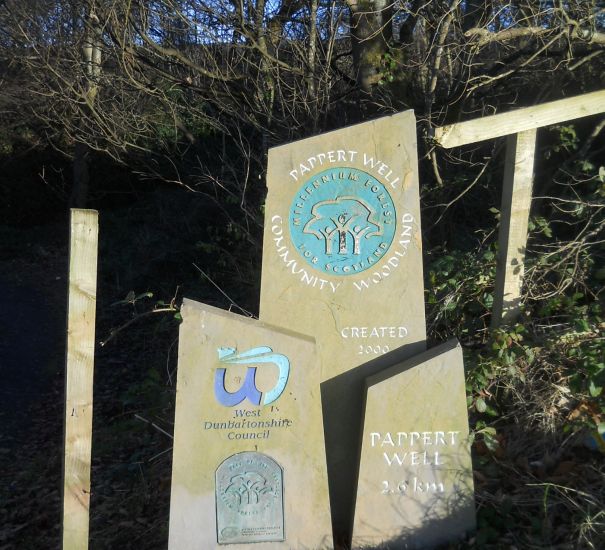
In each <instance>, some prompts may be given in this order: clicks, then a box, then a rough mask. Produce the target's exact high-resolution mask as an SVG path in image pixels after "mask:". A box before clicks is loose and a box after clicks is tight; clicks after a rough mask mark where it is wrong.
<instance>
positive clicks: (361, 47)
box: [349, 0, 393, 94]
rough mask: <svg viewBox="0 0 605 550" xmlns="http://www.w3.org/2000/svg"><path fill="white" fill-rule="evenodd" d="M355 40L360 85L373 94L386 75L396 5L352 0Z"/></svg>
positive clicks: (350, 1) (356, 69)
mask: <svg viewBox="0 0 605 550" xmlns="http://www.w3.org/2000/svg"><path fill="white" fill-rule="evenodd" d="M349 7H350V9H351V40H352V46H353V64H354V69H355V75H356V80H357V85H358V86H359V88H360V89H361V90H362V91H364V92H366V93H367V94H370V93H371V92H372V87H373V86H374V85H375V84H377V83H378V82H379V81H380V79H381V78H382V77H383V65H382V63H383V60H384V56H385V54H386V53H387V52H388V48H389V42H390V40H391V38H392V34H393V31H392V23H391V18H392V4H391V3H390V2H387V1H386V0H349Z"/></svg>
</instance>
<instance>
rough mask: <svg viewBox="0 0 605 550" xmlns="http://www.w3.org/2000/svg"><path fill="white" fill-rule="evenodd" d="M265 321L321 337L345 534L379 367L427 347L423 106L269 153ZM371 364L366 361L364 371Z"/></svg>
mask: <svg viewBox="0 0 605 550" xmlns="http://www.w3.org/2000/svg"><path fill="white" fill-rule="evenodd" d="M267 185H268V196H267V202H266V207H265V232H264V249H263V270H262V283H261V304H260V318H261V320H263V321H266V322H269V323H272V324H275V325H279V326H284V327H287V328H290V329H292V330H296V331H298V332H302V333H305V334H310V335H313V336H315V338H316V340H317V344H318V353H319V357H320V360H321V365H322V380H323V383H322V401H323V412H324V429H325V437H326V452H327V460H328V471H329V480H330V502H331V506H332V516H333V522H334V530H335V534H336V536H337V537H338V538H339V539H343V540H344V541H345V542H346V539H347V537H348V536H349V534H350V531H351V527H352V518H351V510H352V506H353V502H354V498H355V495H354V485H355V476H356V461H357V456H356V449H358V440H359V437H360V433H359V432H360V421H361V412H362V411H361V406H362V395H363V388H364V380H365V377H367V376H368V375H371V374H375V373H376V372H378V371H379V370H380V368H383V366H380V362H378V363H377V362H370V363H369V364H368V361H369V360H370V359H372V358H376V357H378V356H380V355H382V354H384V353H387V352H388V351H390V350H394V349H399V351H398V354H399V357H400V358H401V359H404V358H406V357H410V356H412V355H414V354H415V353H418V352H420V351H423V350H424V349H425V338H426V334H425V317H424V295H423V290H424V289H423V279H422V247H421V232H420V206H419V191H418V166H417V149H416V124H415V118H414V114H413V112H412V111H407V112H404V113H399V114H396V115H393V116H389V117H384V118H381V119H378V120H375V121H372V122H367V123H363V124H359V125H355V126H351V127H348V128H344V129H341V130H338V131H335V132H330V133H327V134H322V135H319V136H316V137H312V138H309V139H305V140H303V141H299V142H295V143H291V144H288V145H284V146H280V147H276V148H274V149H271V150H270V151H269V162H268V173H267ZM361 365H363V366H361Z"/></svg>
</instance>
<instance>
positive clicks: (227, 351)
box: [214, 346, 290, 407]
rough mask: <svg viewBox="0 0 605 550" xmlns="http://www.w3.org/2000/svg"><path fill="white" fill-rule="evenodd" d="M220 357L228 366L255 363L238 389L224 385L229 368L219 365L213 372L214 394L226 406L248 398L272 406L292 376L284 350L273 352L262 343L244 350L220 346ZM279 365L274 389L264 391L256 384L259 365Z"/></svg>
mask: <svg viewBox="0 0 605 550" xmlns="http://www.w3.org/2000/svg"><path fill="white" fill-rule="evenodd" d="M217 351H218V358H219V361H220V362H221V363H225V364H226V365H255V366H250V367H248V369H247V371H246V375H245V377H244V381H243V382H242V385H241V386H240V388H239V389H238V390H236V391H233V392H231V391H228V390H227V389H226V387H225V377H226V374H227V368H218V369H216V372H215V374H214V395H215V396H216V399H217V401H218V402H219V403H220V404H221V405H224V406H225V407H235V406H236V405H239V404H240V403H241V402H242V401H244V400H245V399H248V401H250V403H252V404H253V405H256V406H260V405H261V403H262V404H263V405H269V404H270V403H273V402H274V401H275V400H277V399H278V398H279V396H280V395H281V394H282V393H283V391H284V389H285V388H286V384H287V383H288V377H289V375H290V361H289V359H288V358H287V357H286V356H285V355H282V354H281V353H274V352H273V349H272V348H270V347H268V346H259V347H257V348H252V349H249V350H248V351H244V352H241V353H238V352H237V348H218V350H217ZM269 364H272V365H275V366H277V369H278V376H277V381H276V382H275V385H274V386H273V388H272V389H271V390H269V391H267V392H265V394H264V396H263V393H262V392H261V391H260V390H259V389H258V388H257V386H256V374H257V370H258V369H260V368H267V365H269Z"/></svg>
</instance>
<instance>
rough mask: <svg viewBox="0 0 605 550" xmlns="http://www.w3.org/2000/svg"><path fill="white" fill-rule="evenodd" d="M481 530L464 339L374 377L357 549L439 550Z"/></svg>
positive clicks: (367, 409) (363, 446)
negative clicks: (477, 517)
mask: <svg viewBox="0 0 605 550" xmlns="http://www.w3.org/2000/svg"><path fill="white" fill-rule="evenodd" d="M474 527H475V508H474V497H473V473H472V464H471V456H470V442H469V431H468V416H467V407H466V392H465V380H464V365H463V360H462V350H461V348H460V346H459V345H458V342H457V341H456V340H452V341H450V342H447V343H445V344H443V345H441V346H438V347H436V348H433V349H431V350H429V351H427V352H425V353H423V354H420V355H419V356H417V357H414V358H413V359H410V360H408V361H404V362H402V363H400V364H394V365H393V366H391V367H390V368H388V369H386V370H384V371H382V372H381V373H380V374H377V375H376V376H373V377H370V378H368V380H367V393H366V406H365V417H364V421H363V438H362V441H361V460H360V469H359V481H358V486H357V499H356V508H355V522H354V529H353V543H352V548H385V549H386V548H393V549H397V548H431V547H433V546H436V545H439V544H444V543H448V542H452V541H454V540H456V539H457V538H460V537H461V536H463V535H464V534H465V533H467V532H469V531H472V530H473V529H474Z"/></svg>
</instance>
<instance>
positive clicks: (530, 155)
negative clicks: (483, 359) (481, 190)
mask: <svg viewBox="0 0 605 550" xmlns="http://www.w3.org/2000/svg"><path fill="white" fill-rule="evenodd" d="M603 112H605V90H600V91H598V92H592V93H589V94H584V95H581V96H576V97H568V98H565V99H559V100H557V101H551V102H549V103H543V104H542V105H534V106H532V107H524V108H522V109H516V110H515V111H511V112H509V113H499V114H497V115H493V116H488V117H484V118H478V119H475V120H467V121H464V122H459V123H456V124H450V125H448V126H443V127H441V128H435V141H436V142H437V143H438V144H439V145H440V146H441V147H443V148H445V149H450V148H452V147H460V146H461V145H468V144H470V143H476V142H479V141H485V140H488V139H495V138H498V137H503V136H509V137H508V143H507V152H506V165H505V174H504V186H503V190H502V207H501V211H500V234H499V249H500V251H499V256H498V267H497V272H496V283H495V290H494V305H493V310H492V328H496V327H498V326H500V324H501V323H503V322H504V323H510V322H512V321H514V320H515V318H516V316H517V315H518V314H519V311H520V303H521V286H522V284H523V273H524V261H525V248H526V244H527V224H528V221H529V218H528V216H529V208H530V206H531V191H532V181H533V168H534V152H535V146H536V130H537V129H538V128H542V127H544V126H549V125H552V124H559V123H561V122H567V121H569V120H574V119H577V118H582V117H585V116H590V115H596V114H598V113H603Z"/></svg>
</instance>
